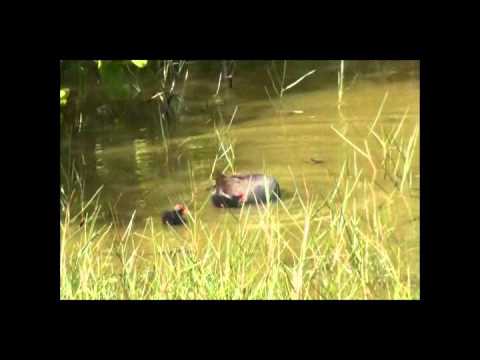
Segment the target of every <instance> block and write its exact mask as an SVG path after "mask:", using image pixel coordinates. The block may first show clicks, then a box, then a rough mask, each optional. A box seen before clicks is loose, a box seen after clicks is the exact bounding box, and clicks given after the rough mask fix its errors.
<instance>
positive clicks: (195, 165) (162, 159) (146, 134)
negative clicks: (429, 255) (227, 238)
mask: <svg viewBox="0 0 480 360" xmlns="http://www.w3.org/2000/svg"><path fill="white" fill-rule="evenodd" d="M208 63H209V64H208V66H207V65H205V63H202V62H200V61H197V62H192V63H191V64H189V78H188V80H187V81H186V82H185V83H184V84H183V87H182V93H183V96H184V104H185V108H184V110H183V111H182V112H181V113H180V116H179V118H178V120H177V123H176V127H175V129H171V130H170V136H169V138H168V142H167V143H166V142H165V140H164V138H163V136H162V132H161V128H160V127H159V126H158V124H159V119H158V109H157V107H156V106H154V105H152V104H150V103H148V102H145V105H142V104H143V103H140V105H139V104H138V103H135V104H133V102H132V104H131V105H129V102H128V101H124V104H122V109H124V110H123V111H122V112H118V111H117V112H116V113H110V112H108V111H107V112H106V115H105V114H102V111H101V109H102V106H103V107H104V108H108V106H109V102H108V100H104V99H100V100H98V101H97V103H95V106H94V107H91V106H90V107H88V106H87V105H82V104H80V105H79V106H78V108H77V111H76V112H74V113H72V114H73V115H71V116H75V117H76V118H75V121H77V122H78V119H79V118H80V114H81V121H82V127H81V129H80V130H79V131H78V130H77V131H75V133H74V134H71V133H68V134H67V135H63V136H62V138H61V155H62V164H66V163H67V162H68V161H71V160H72V159H74V160H75V163H76V166H77V167H78V170H79V172H80V174H81V175H82V177H83V178H84V180H85V185H86V196H88V195H92V194H93V193H95V191H96V190H97V189H98V188H99V187H100V186H103V189H102V193H101V197H100V203H101V204H102V205H103V208H104V211H103V213H102V215H101V218H100V220H101V221H103V222H107V223H108V222H109V221H111V220H112V215H111V212H110V211H109V209H110V208H114V210H115V214H116V220H117V221H119V222H120V224H121V225H122V226H126V225H127V224H128V221H129V220H130V219H131V216H132V214H133V213H134V212H135V221H134V223H135V226H136V227H138V228H139V229H143V227H144V226H145V223H146V221H154V223H155V224H158V227H161V220H160V217H161V213H162V211H164V210H166V209H171V208H173V205H174V204H175V203H179V202H183V203H186V204H187V205H189V207H190V210H195V208H200V205H201V204H203V203H205V202H206V203H207V205H206V206H205V207H204V208H203V209H202V211H201V213H200V214H199V217H200V218H201V220H202V221H203V222H204V223H205V224H206V225H207V226H212V227H214V226H219V225H218V224H222V225H221V226H228V224H229V222H231V221H234V217H232V216H231V212H229V211H226V210H225V209H217V208H214V207H213V205H211V203H209V197H210V192H211V190H208V188H209V187H210V186H211V185H212V180H211V178H210V175H211V173H212V166H213V164H214V160H215V157H216V155H217V154H218V151H219V143H218V139H217V136H216V134H215V132H214V129H215V127H217V128H220V129H221V128H222V126H225V125H228V123H229V122H230V119H231V117H232V114H233V113H234V111H235V109H236V113H235V117H234V118H233V121H232V125H231V127H230V131H229V133H228V139H229V141H230V142H229V143H231V144H233V148H234V154H235V161H234V165H235V170H236V171H237V172H239V173H250V172H264V173H267V174H269V175H272V176H274V177H275V178H276V179H277V180H278V181H279V183H280V186H281V189H282V194H284V198H285V200H288V199H289V197H291V196H292V194H293V193H294V191H295V189H298V192H299V193H300V195H302V196H306V195H307V192H308V196H318V197H320V198H323V197H324V196H327V195H328V194H329V193H330V192H331V191H332V189H333V188H334V186H335V183H336V180H337V178H338V176H339V174H340V172H341V169H342V165H343V164H344V162H345V161H346V160H347V161H349V164H350V165H349V167H348V168H349V171H352V170H351V169H352V163H353V159H354V157H353V153H354V150H353V149H352V146H350V145H349V144H347V143H346V142H345V141H344V140H343V139H342V138H341V137H340V136H339V135H338V134H337V133H336V132H335V131H334V130H333V129H332V126H333V127H334V128H335V129H337V130H338V131H339V132H341V133H342V134H345V136H346V137H348V139H349V140H350V141H351V142H352V143H353V144H354V145H356V146H358V147H359V148H360V149H362V150H364V149H365V147H364V140H365V139H367V140H368V144H369V145H370V148H369V150H370V152H371V155H372V156H373V158H375V159H377V160H376V161H377V164H379V163H380V162H381V159H382V148H381V146H380V145H379V144H378V143H376V140H375V139H374V138H373V135H372V134H369V130H370V126H371V124H372V123H373V121H374V120H375V118H376V116H377V113H378V111H379V108H380V106H381V104H382V101H383V100H384V99H385V102H384V106H383V110H382V112H381V115H380V117H379V118H378V121H377V123H376V125H375V129H376V130H378V132H381V131H382V129H383V131H384V132H385V133H389V132H390V131H391V130H392V129H393V128H395V127H396V126H398V124H399V123H400V121H401V120H402V117H403V116H406V117H405V119H404V124H403V126H402V128H401V130H400V134H399V139H401V138H404V139H405V140H404V142H407V141H408V139H409V138H410V136H411V135H412V133H413V131H414V129H415V127H416V126H418V125H419V120H420V119H419V110H420V109H419V107H420V104H419V97H420V83H419V63H418V62H416V61H346V62H345V78H344V91H343V105H342V107H341V109H340V110H339V109H338V107H337V101H338V83H337V73H338V71H339V67H340V66H339V65H340V61H339V60H332V61H288V63H287V73H286V74H287V75H286V79H285V83H286V84H289V83H291V82H293V81H295V80H296V79H298V78H299V77H300V76H302V75H303V74H305V73H307V72H308V71H310V70H313V69H315V70H316V72H315V73H314V74H312V75H311V76H309V77H307V78H305V79H304V80H303V81H302V82H300V83H299V84H298V85H296V86H295V87H293V88H292V89H290V90H288V91H286V92H285V93H284V94H283V97H282V99H279V98H278V96H276V95H275V92H274V90H273V89H272V83H271V80H270V78H269V76H268V72H267V68H268V67H269V66H270V65H271V64H270V62H267V61H263V62H260V61H257V62H255V61H252V62H241V61H239V62H237V66H236V69H235V76H234V81H233V88H231V89H230V88H228V87H225V86H222V87H221V88H220V90H219V97H217V99H218V98H221V99H222V100H221V102H219V101H217V102H216V101H215V99H214V98H213V95H214V94H215V93H216V92H217V85H218V75H219V71H220V66H217V65H218V64H217V63H216V62H214V61H209V62H208ZM277 68H278V69H279V71H281V70H282V69H283V64H282V63H281V62H277ZM151 83H152V84H155V79H151ZM97 86H98V85H97ZM153 86H154V85H152V89H150V90H151V91H152V92H153V93H154V88H153ZM265 88H267V91H268V93H269V94H270V96H271V99H269V96H267V92H266V90H265ZM85 91H86V92H87V93H88V92H89V91H91V92H92V93H93V92H94V91H96V90H95V89H94V88H92V89H90V88H89V87H88V85H87V87H86V89H85ZM152 92H151V93H152ZM82 106H85V108H83V107H82ZM419 157H420V154H419V141H417V143H416V146H415V153H414V158H413V163H412V168H411V169H412V171H411V175H410V179H411V180H412V183H411V184H409V185H408V186H406V187H405V189H403V190H402V191H401V196H396V197H395V199H394V201H395V206H394V209H395V214H393V215H392V214H389V215H388V216H394V217H395V219H396V220H395V223H396V224H397V226H396V230H395V233H394V235H395V236H393V237H392V238H391V240H390V241H392V247H395V246H397V247H398V246H400V247H401V248H402V249H404V250H405V253H406V254H409V256H408V259H405V261H406V262H407V263H408V264H409V265H410V266H411V268H412V272H413V273H414V274H416V275H417V277H418V273H419V269H418V264H419V181H420V173H419ZM312 159H313V160H312ZM356 161H357V166H358V168H361V169H362V171H363V172H364V175H365V176H367V177H369V176H371V175H372V168H371V166H370V164H369V162H368V160H367V159H366V158H364V157H363V156H362V155H360V154H357V155H356ZM218 165H219V167H218V168H219V169H220V170H221V169H222V168H223V166H224V165H225V162H224V161H220V162H219V163H218ZM377 170H378V173H377V177H376V181H375V183H376V185H375V186H374V187H372V190H368V191H365V197H364V198H363V199H359V200H361V201H365V202H371V201H373V200H372V199H373V198H374V197H375V201H376V202H378V205H379V206H381V203H382V202H385V201H388V194H391V192H392V191H394V190H395V188H396V185H395V181H393V180H392V179H390V178H389V177H388V176H386V175H385V173H384V171H382V169H381V168H379V169H377ZM64 185H65V184H64ZM397 187H398V184H397ZM372 191H373V192H374V193H375V195H372ZM193 202H195V203H196V204H197V205H196V207H193V208H192V206H191V204H192V203H193ZM235 211H239V210H233V212H235ZM294 211H295V209H292V212H294ZM252 219H253V220H252V222H253V223H252V226H254V217H253V218H252ZM288 221H289V220H288V219H287V218H286V219H285V223H286V224H287V223H288ZM402 224H406V225H402ZM165 231H171V230H168V229H166V230H165ZM177 231H178V232H180V233H181V232H182V229H178V230H177ZM145 246H148V245H145ZM146 251H147V252H148V249H146Z"/></svg>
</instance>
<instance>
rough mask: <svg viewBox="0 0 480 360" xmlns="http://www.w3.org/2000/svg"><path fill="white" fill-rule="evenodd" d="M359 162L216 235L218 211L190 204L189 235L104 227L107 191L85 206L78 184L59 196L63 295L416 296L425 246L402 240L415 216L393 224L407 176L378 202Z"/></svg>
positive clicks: (159, 228)
mask: <svg viewBox="0 0 480 360" xmlns="http://www.w3.org/2000/svg"><path fill="white" fill-rule="evenodd" d="M353 159H355V162H354V163H353V164H349V163H348V162H347V161H346V162H345V164H344V166H343V168H342V170H341V172H340V174H339V176H338V179H337V181H336V185H335V186H334V187H333V188H332V189H330V191H329V193H328V194H319V193H316V192H315V191H313V190H312V189H308V188H305V186H303V187H302V185H301V182H298V185H297V188H296V189H295V192H294V194H293V196H292V197H290V198H289V199H286V200H284V201H280V202H279V203H272V204H268V205H267V206H258V207H255V206H253V207H245V208H243V209H240V210H235V211H232V212H231V215H232V216H230V217H225V218H224V220H223V221H224V223H222V222H220V223H217V224H216V225H215V226H212V225H211V224H207V223H205V222H204V221H203V220H202V211H203V209H204V208H205V206H211V205H210V204H209V203H203V204H200V203H196V202H194V203H193V204H192V205H191V215H190V217H189V219H188V222H189V225H188V227H187V228H175V229H173V228H165V227H164V226H163V225H162V224H161V223H160V219H158V218H149V219H147V221H146V222H145V223H144V224H143V223H142V224H141V225H140V224H139V225H137V224H136V218H135V213H133V214H132V217H131V219H130V222H129V223H128V224H127V225H126V226H125V225H123V226H122V225H120V223H119V222H117V221H111V222H110V223H106V224H105V223H104V224H99V214H100V213H101V211H102V208H101V205H100V201H99V198H100V196H101V189H99V191H98V192H97V193H96V194H94V196H93V197H92V198H90V199H85V198H84V197H83V194H82V191H83V190H82V186H80V185H81V183H80V179H79V178H78V186H76V187H75V190H72V191H70V192H69V193H68V194H67V193H66V192H65V191H62V198H61V204H62V211H61V219H60V222H61V236H60V237H61V264H60V273H61V284H60V290H61V291H60V292H61V298H62V299H418V298H419V269H418V268H412V266H411V265H409V264H410V263H411V262H410V261H409V260H410V257H412V256H416V257H418V252H419V249H418V247H419V246H418V242H417V248H416V249H415V248H414V249H413V250H412V249H409V248H408V247H406V246H405V243H404V241H403V239H402V238H399V236H400V237H401V236H402V235H401V234H402V232H401V231H399V229H400V227H402V228H403V229H405V227H406V228H407V230H408V231H410V232H414V233H415V232H416V234H418V227H419V223H418V216H417V218H416V219H415V215H418V214H412V217H411V218H409V220H408V221H407V224H406V225H405V224H400V220H399V218H398V217H397V216H396V214H397V210H398V207H399V204H401V203H402V202H404V197H405V196H406V195H405V192H406V191H408V189H409V185H410V181H408V179H407V180H406V179H405V176H407V178H408V175H404V174H409V173H408V171H407V170H402V171H401V172H400V171H398V168H400V165H399V166H398V167H397V171H398V175H397V177H398V181H397V182H398V185H397V186H396V187H395V186H394V187H393V188H392V189H393V190H392V191H390V192H389V193H383V194H382V196H381V197H380V196H379V192H378V190H377V189H376V185H375V182H374V180H373V178H372V174H369V175H368V176H367V175H366V174H367V170H368V169H365V171H364V170H363V169H361V168H360V166H359V165H358V164H357V163H356V156H353ZM399 161H400V160H399ZM406 161H407V162H408V161H409V158H408V157H406ZM410 163H411V161H410ZM367 167H368V165H367ZM378 167H379V168H380V164H379V166H378ZM375 176H377V175H376V174H375ZM392 176H393V175H392ZM62 190H63V188H62ZM75 199H77V200H75ZM110 211H111V212H112V213H113V215H114V210H112V209H111V210H110ZM225 211H227V210H225ZM113 218H114V217H113ZM80 223H82V226H80ZM403 233H404V232H403ZM417 236H419V234H418V235H417ZM412 251H413V252H412Z"/></svg>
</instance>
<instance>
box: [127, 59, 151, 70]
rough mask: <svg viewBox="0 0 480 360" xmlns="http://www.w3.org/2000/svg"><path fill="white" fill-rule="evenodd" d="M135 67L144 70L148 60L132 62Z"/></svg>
mask: <svg viewBox="0 0 480 360" xmlns="http://www.w3.org/2000/svg"><path fill="white" fill-rule="evenodd" d="M130 61H131V62H132V63H133V65H135V66H136V67H139V68H144V67H145V66H147V64H148V60H130Z"/></svg>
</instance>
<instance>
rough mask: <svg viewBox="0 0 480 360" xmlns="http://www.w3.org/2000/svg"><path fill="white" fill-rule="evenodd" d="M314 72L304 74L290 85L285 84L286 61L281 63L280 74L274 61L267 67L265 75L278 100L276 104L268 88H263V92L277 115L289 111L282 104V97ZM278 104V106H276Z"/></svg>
mask: <svg viewBox="0 0 480 360" xmlns="http://www.w3.org/2000/svg"><path fill="white" fill-rule="evenodd" d="M315 72H316V70H315V69H314V70H310V71H309V72H307V73H305V74H304V75H302V76H300V77H299V78H298V79H296V80H295V81H293V82H291V83H290V84H288V85H287V84H286V76H287V61H286V60H284V61H283V67H282V74H281V75H280V73H279V72H278V70H277V66H276V64H275V61H272V63H271V65H270V66H269V67H267V73H268V76H269V78H270V81H271V84H272V87H271V88H272V90H273V92H274V93H275V95H276V99H277V100H278V101H277V102H274V101H273V97H272V96H271V95H270V92H269V91H268V87H267V86H265V87H264V88H265V92H266V93H267V96H268V99H269V100H270V103H271V104H272V106H273V108H274V109H275V111H276V112H277V113H278V114H285V113H288V112H289V111H288V110H287V108H286V106H285V104H284V102H283V95H284V94H285V93H286V92H287V91H289V90H291V89H293V88H294V87H295V86H297V85H298V84H300V83H301V82H302V81H303V80H305V79H306V78H307V77H309V76H311V75H313V74H314V73H315ZM276 103H278V105H277V104H276Z"/></svg>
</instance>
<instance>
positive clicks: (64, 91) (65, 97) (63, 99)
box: [60, 88, 70, 106]
mask: <svg viewBox="0 0 480 360" xmlns="http://www.w3.org/2000/svg"><path fill="white" fill-rule="evenodd" d="M68 95H70V89H69V88H63V89H60V105H62V106H64V105H66V104H67V100H68Z"/></svg>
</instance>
